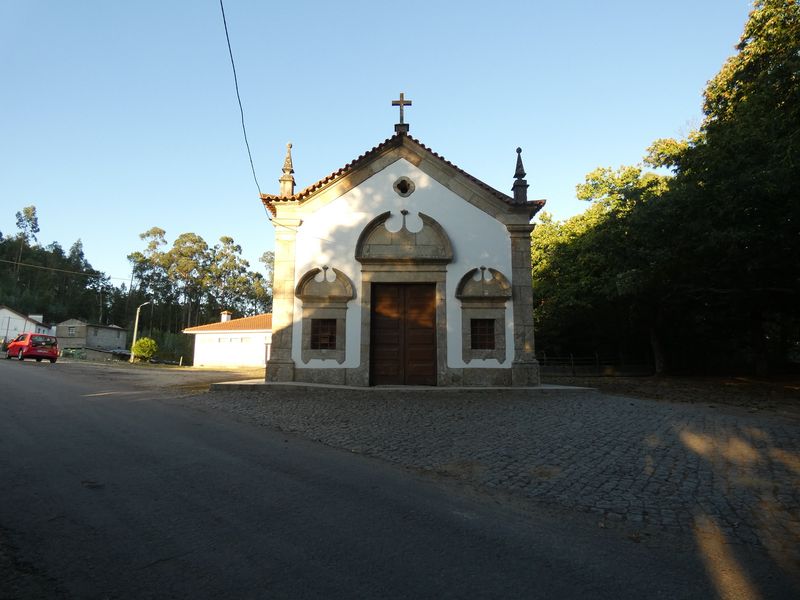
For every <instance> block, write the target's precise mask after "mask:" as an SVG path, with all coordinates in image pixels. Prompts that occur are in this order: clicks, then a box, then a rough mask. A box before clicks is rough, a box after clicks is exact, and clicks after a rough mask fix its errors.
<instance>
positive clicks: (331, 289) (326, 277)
mask: <svg viewBox="0 0 800 600" xmlns="http://www.w3.org/2000/svg"><path fill="white" fill-rule="evenodd" d="M320 273H323V276H322V278H321V280H320V281H317V280H318V279H320V278H319V274H320ZM294 294H295V296H297V297H298V298H300V299H301V300H302V301H303V302H319V303H323V304H335V303H344V304H346V303H347V302H348V301H350V300H352V299H353V298H355V297H356V293H355V288H354V287H353V282H352V281H350V278H349V277H348V276H347V275H345V274H344V273H342V272H341V271H340V270H339V269H334V268H330V269H328V268H325V269H311V270H310V271H308V272H307V273H306V274H305V275H303V277H301V278H300V281H299V282H298V283H297V287H295V291H294Z"/></svg>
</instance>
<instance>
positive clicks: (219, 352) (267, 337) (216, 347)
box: [183, 311, 272, 367]
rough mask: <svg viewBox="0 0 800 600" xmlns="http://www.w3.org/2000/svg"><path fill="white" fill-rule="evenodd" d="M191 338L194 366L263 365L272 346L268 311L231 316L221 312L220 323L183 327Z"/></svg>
mask: <svg viewBox="0 0 800 600" xmlns="http://www.w3.org/2000/svg"><path fill="white" fill-rule="evenodd" d="M183 333H187V334H189V335H193V336H195V337H194V366H195V367H265V366H266V365H267V361H268V360H269V356H270V347H271V345H272V315H271V314H269V313H265V314H261V315H255V316H253V317H243V318H241V319H231V313H230V312H228V311H223V313H222V320H221V321H220V322H219V323H210V324H208V325H198V326H197V327H189V328H188V329H184V330H183Z"/></svg>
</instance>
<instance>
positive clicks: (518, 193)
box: [511, 148, 528, 204]
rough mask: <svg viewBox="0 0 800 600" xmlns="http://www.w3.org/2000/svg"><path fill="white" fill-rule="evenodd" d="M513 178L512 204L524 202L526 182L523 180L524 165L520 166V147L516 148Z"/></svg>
mask: <svg viewBox="0 0 800 600" xmlns="http://www.w3.org/2000/svg"><path fill="white" fill-rule="evenodd" d="M514 179H515V181H514V185H513V186H512V187H511V190H512V191H513V192H514V204H526V203H527V202H528V182H527V181H525V167H523V166H522V148H517V169H516V170H515V171H514Z"/></svg>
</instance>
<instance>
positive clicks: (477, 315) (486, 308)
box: [456, 267, 511, 363]
mask: <svg viewBox="0 0 800 600" xmlns="http://www.w3.org/2000/svg"><path fill="white" fill-rule="evenodd" d="M456 298H458V299H459V300H460V301H461V354H462V359H463V360H464V362H465V363H469V362H470V361H471V360H486V359H491V358H494V359H497V360H498V361H500V362H503V361H504V360H505V359H506V302H508V301H509V300H510V299H511V284H510V283H509V281H508V279H507V278H506V276H505V275H503V274H502V273H501V272H500V271H498V270H497V269H492V268H487V267H479V268H476V269H472V270H471V271H469V272H468V273H467V274H466V275H464V276H463V277H462V278H461V281H459V282H458V287H456Z"/></svg>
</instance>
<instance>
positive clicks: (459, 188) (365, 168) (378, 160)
mask: <svg viewBox="0 0 800 600" xmlns="http://www.w3.org/2000/svg"><path fill="white" fill-rule="evenodd" d="M401 158H402V159H405V160H407V161H408V162H409V163H411V164H413V165H414V166H416V167H417V168H419V169H420V170H421V171H423V172H424V173H425V174H426V175H428V176H429V177H431V178H432V179H434V180H436V181H437V182H438V183H440V184H441V185H443V186H445V187H447V188H448V189H450V190H451V191H452V192H454V193H455V194H456V195H458V196H460V197H461V198H463V199H464V200H466V201H467V202H469V203H470V204H473V205H474V206H476V207H477V208H479V209H481V210H483V211H484V212H486V213H488V214H490V215H492V216H493V217H495V218H497V219H498V220H500V221H503V220H504V219H503V218H502V215H503V214H519V213H520V212H526V213H528V219H531V218H532V217H533V215H535V214H536V213H537V212H538V211H539V210H540V209H541V208H542V206H544V203H545V201H544V200H526V201H525V202H524V203H517V202H515V201H514V199H513V198H512V197H511V196H509V195H507V194H504V193H503V192H500V191H499V190H496V189H495V188H493V187H491V186H490V185H488V184H486V183H484V182H482V181H481V180H480V179H478V178H476V177H473V176H472V175H470V174H469V173H467V172H466V171H464V170H462V169H460V168H459V167H457V166H456V165H454V164H453V163H451V162H450V161H448V160H446V159H445V158H444V157H442V156H440V155H439V154H437V153H436V152H434V151H433V150H431V149H430V148H428V147H427V146H425V145H424V144H422V143H421V142H420V141H418V140H416V139H414V138H413V137H411V136H410V135H408V134H407V133H405V132H398V133H396V134H395V135H393V136H392V137H390V138H389V139H387V140H385V141H384V142H383V143H381V144H379V145H378V146H375V147H374V148H373V149H372V150H369V151H368V152H366V153H364V154H362V155H361V156H359V157H358V158H356V159H355V160H353V161H351V162H350V163H348V164H347V165H345V166H344V167H342V168H341V169H339V170H338V171H334V172H333V173H331V174H330V175H328V176H327V177H324V178H323V179H320V180H319V181H317V182H316V183H314V184H312V185H310V186H308V187H306V188H305V189H303V190H301V191H300V192H297V193H296V194H292V195H291V196H280V195H272V194H262V195H261V201H262V202H263V203H264V206H265V207H267V209H268V210H269V211H270V213H271V214H272V215H273V216H276V214H277V207H278V206H279V205H280V204H283V203H293V204H297V205H300V206H302V205H304V204H306V203H307V202H310V201H312V200H314V201H315V203H317V202H319V203H322V204H327V203H328V202H332V201H333V200H335V199H336V198H338V197H340V196H341V195H343V194H345V193H346V192H348V191H350V190H351V189H353V188H355V187H356V186H358V185H360V184H361V183H363V182H364V181H366V180H367V179H368V178H369V177H371V176H372V175H374V174H376V173H378V172H380V171H382V170H383V169H385V168H386V167H388V166H389V165H391V164H393V163H394V162H396V161H398V160H400V159H401Z"/></svg>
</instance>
